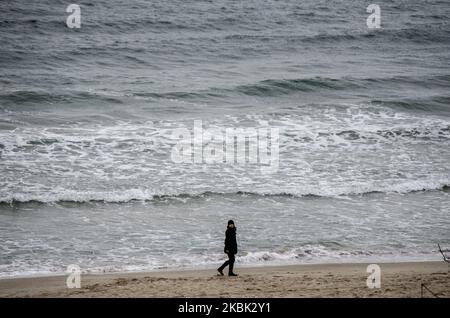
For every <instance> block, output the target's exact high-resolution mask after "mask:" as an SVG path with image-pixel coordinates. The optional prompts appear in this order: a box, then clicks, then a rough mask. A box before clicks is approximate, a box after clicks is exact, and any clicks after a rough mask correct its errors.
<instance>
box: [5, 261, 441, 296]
mask: <svg viewBox="0 0 450 318" xmlns="http://www.w3.org/2000/svg"><path fill="white" fill-rule="evenodd" d="M368 264H370V263H367V262H366V263H322V264H300V265H280V266H257V267H255V266H253V267H245V266H242V267H240V266H239V267H237V268H236V271H237V272H238V273H239V274H240V275H239V276H238V277H227V276H223V277H221V276H217V272H216V270H215V269H198V270H192V269H186V270H163V271H152V272H125V273H99V274H84V275H83V274H82V275H81V288H79V289H77V288H73V289H69V288H67V286H66V279H67V275H53V276H37V277H16V278H2V279H0V297H195V298H197V297H227V298H228V297H250V298H252V297H269V298H270V297H420V296H421V284H422V283H424V284H425V285H426V286H427V287H428V288H430V289H431V290H432V291H433V293H435V294H436V295H437V296H439V297H450V267H449V265H448V264H447V263H445V262H443V261H440V262H437V261H417V262H395V263H393V262H379V263H377V264H378V265H379V266H380V269H381V288H373V289H370V288H368V287H367V285H366V281H367V278H368V276H369V274H370V273H368V272H367V265H368ZM424 296H426V297H433V296H432V295H431V294H429V293H427V292H425V295H424Z"/></svg>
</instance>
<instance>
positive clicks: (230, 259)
mask: <svg viewBox="0 0 450 318" xmlns="http://www.w3.org/2000/svg"><path fill="white" fill-rule="evenodd" d="M228 264H229V265H230V267H228V275H230V274H233V267H234V254H232V253H229V254H228Z"/></svg>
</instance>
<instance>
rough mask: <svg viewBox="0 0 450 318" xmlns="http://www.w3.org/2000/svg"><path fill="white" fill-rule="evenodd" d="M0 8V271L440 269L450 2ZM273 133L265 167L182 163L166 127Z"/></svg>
mask: <svg viewBox="0 0 450 318" xmlns="http://www.w3.org/2000/svg"><path fill="white" fill-rule="evenodd" d="M77 3H78V4H79V5H80V6H81V28H80V29H69V28H68V27H67V26H66V24H65V21H66V17H67V16H68V15H69V14H68V13H66V12H65V9H66V7H67V5H68V3H66V2H65V1H56V0H53V1H33V2H29V1H22V0H20V1H2V2H1V3H0V38H1V45H0V239H1V242H2V244H1V246H0V276H9V275H26V274H42V273H48V272H63V271H64V270H65V268H66V267H67V265H69V264H78V265H80V266H81V268H82V269H83V270H85V271H120V270H151V269H159V268H167V267H186V266H187V267H194V266H206V267H208V266H213V265H215V264H217V263H219V262H220V261H221V258H222V254H221V250H222V244H223V242H222V241H223V237H222V236H223V231H224V224H226V221H227V220H228V219H229V218H235V219H236V224H237V226H238V228H239V238H240V242H239V243H240V246H241V248H240V250H241V253H240V258H239V259H238V262H240V263H241V264H253V265H255V264H268V263H281V264H284V263H302V262H323V261H349V260H351V261H362V260H369V259H370V260H374V261H376V260H404V259H437V257H439V255H438V254H437V251H436V243H438V242H444V243H450V241H449V239H450V235H449V233H450V231H449V228H450V213H449V212H450V210H449V202H450V201H449V192H448V186H449V185H450V167H449V165H448V162H449V159H450V147H449V146H450V93H449V87H450V68H449V64H450V63H449V62H450V53H449V49H450V25H449V17H450V3H449V2H448V1H400V0H396V1H378V2H377V4H379V5H380V7H381V29H375V30H373V29H372V30H371V29H368V27H367V25H366V19H367V17H368V15H369V13H367V12H366V7H367V6H368V5H369V4H370V2H367V1H331V2H330V1H313V0H310V1H225V0H218V1H186V0H184V1H142V0H141V1H133V2H132V3H130V2H127V1H103V0H102V1H95V2H94V3H93V4H92V3H90V2H87V1H78V2H77ZM199 120H201V122H202V125H203V127H204V128H215V129H217V130H218V131H225V130H226V129H227V128H259V129H261V128H278V129H279V133H280V136H279V163H278V166H277V169H276V170H275V171H273V172H272V173H262V171H261V167H260V166H258V165H255V164H250V163H245V164H227V163H215V164H204V163H197V164H194V163H182V164H180V163H176V162H174V161H173V160H172V158H171V151H172V150H173V148H174V145H175V144H176V141H174V140H173V138H171V137H172V133H173V131H174V129H177V128H183V127H184V128H187V129H188V130H189V131H192V130H193V127H194V121H199Z"/></svg>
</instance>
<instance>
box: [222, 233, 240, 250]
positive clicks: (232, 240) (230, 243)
mask: <svg viewBox="0 0 450 318" xmlns="http://www.w3.org/2000/svg"><path fill="white" fill-rule="evenodd" d="M223 250H224V252H225V253H226V251H228V253H231V254H237V252H238V247H237V242H236V228H234V229H230V228H228V229H227V230H226V231H225V248H224V249H223Z"/></svg>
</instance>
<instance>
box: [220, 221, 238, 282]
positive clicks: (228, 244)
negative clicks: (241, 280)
mask: <svg viewBox="0 0 450 318" xmlns="http://www.w3.org/2000/svg"><path fill="white" fill-rule="evenodd" d="M224 252H225V253H226V254H228V260H227V261H226V262H225V263H223V264H222V266H220V267H219V268H218V269H217V271H218V272H219V274H220V275H222V276H223V269H224V268H225V267H227V266H228V276H238V275H237V274H235V273H234V272H233V267H234V255H235V254H237V252H238V248H237V242H236V227H235V226H234V222H233V220H229V221H228V226H227V230H226V231H225V248H224Z"/></svg>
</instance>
